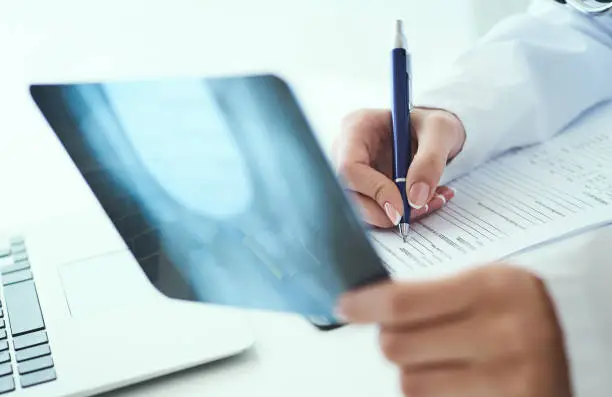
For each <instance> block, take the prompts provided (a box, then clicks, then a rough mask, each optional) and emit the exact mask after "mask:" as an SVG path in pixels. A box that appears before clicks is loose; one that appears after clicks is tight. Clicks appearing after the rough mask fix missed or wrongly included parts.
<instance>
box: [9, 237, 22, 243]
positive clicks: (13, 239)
mask: <svg viewBox="0 0 612 397" xmlns="http://www.w3.org/2000/svg"><path fill="white" fill-rule="evenodd" d="M24 241H25V240H24V239H23V237H21V236H13V237H11V239H10V240H9V242H10V243H11V245H16V244H23V243H24Z"/></svg>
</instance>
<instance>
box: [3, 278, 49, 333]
mask: <svg viewBox="0 0 612 397" xmlns="http://www.w3.org/2000/svg"><path fill="white" fill-rule="evenodd" d="M4 300H5V302H6V303H5V305H6V310H7V314H8V318H9V324H10V327H11V335H13V336H17V335H22V334H25V333H28V332H33V331H38V330H40V329H43V328H44V327H45V323H44V321H43V316H42V312H41V310H40V304H39V303H38V294H37V293H36V287H35V286H34V281H33V280H28V281H23V282H20V283H16V284H10V285H7V286H5V287H4Z"/></svg>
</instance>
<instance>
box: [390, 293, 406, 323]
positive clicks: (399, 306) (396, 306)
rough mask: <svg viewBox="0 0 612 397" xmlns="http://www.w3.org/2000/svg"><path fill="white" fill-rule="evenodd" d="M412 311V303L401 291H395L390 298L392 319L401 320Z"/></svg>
mask: <svg viewBox="0 0 612 397" xmlns="http://www.w3.org/2000/svg"><path fill="white" fill-rule="evenodd" d="M409 310H410V301H409V299H407V298H406V296H405V295H404V294H402V292H401V290H396V291H393V293H392V294H391V295H390V297H389V314H390V316H391V318H392V319H398V318H401V317H402V316H403V315H404V314H405V313H407V312H408V311H409Z"/></svg>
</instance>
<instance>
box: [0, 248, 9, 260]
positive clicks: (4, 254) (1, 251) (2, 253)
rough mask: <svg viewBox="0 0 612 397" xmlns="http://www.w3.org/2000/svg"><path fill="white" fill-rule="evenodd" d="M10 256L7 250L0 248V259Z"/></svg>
mask: <svg viewBox="0 0 612 397" xmlns="http://www.w3.org/2000/svg"><path fill="white" fill-rule="evenodd" d="M10 254H11V250H10V249H7V248H0V258H4V257H7V256H9V255H10Z"/></svg>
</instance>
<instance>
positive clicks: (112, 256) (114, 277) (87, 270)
mask: <svg viewBox="0 0 612 397" xmlns="http://www.w3.org/2000/svg"><path fill="white" fill-rule="evenodd" d="M59 272H60V277H61V279H62V285H63V287H64V294H65V295H66V301H67V302H68V307H69V310H70V314H71V315H72V317H76V318H82V317H85V316H104V315H106V314H107V313H109V312H113V311H117V310H123V309H125V308H128V307H134V306H139V307H142V306H145V305H149V306H150V305H151V304H152V302H155V300H156V299H159V298H160V296H161V295H160V294H159V293H158V292H157V290H155V288H153V287H152V286H151V284H150V283H149V281H148V279H147V277H146V275H145V274H144V273H143V272H142V270H141V268H140V266H139V265H138V263H137V262H136V261H135V260H134V258H133V256H132V255H131V254H130V252H129V251H127V250H126V251H119V252H113V253H109V254H107V255H100V256H96V257H94V258H89V259H86V260H83V261H78V262H74V263H70V264H65V265H62V266H60V267H59Z"/></svg>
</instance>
